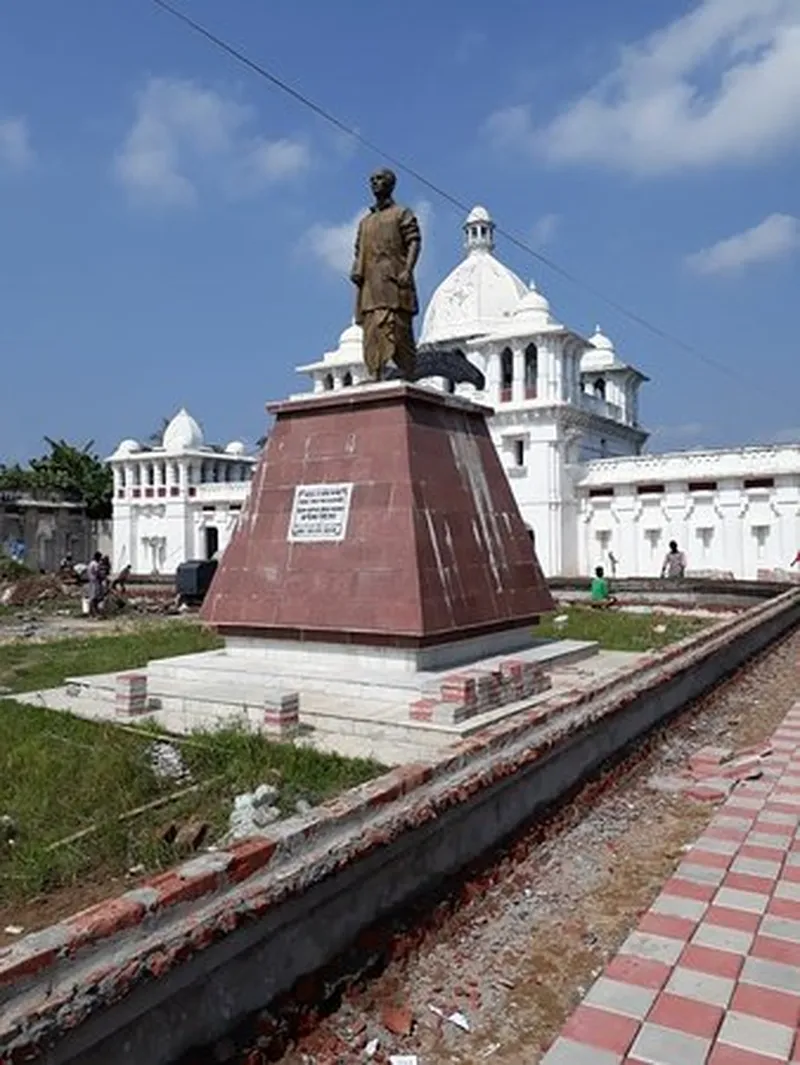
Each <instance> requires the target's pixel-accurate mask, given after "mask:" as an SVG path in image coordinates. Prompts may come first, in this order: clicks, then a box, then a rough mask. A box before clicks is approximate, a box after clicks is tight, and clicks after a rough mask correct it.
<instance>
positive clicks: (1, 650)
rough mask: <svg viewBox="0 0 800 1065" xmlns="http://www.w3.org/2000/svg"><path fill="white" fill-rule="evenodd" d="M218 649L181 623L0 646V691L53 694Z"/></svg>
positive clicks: (211, 637) (209, 636)
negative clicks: (153, 662)
mask: <svg viewBox="0 0 800 1065" xmlns="http://www.w3.org/2000/svg"><path fill="white" fill-rule="evenodd" d="M102 624H103V622H98V625H102ZM219 646H221V641H220V639H219V637H218V636H217V635H216V634H215V633H213V632H211V631H210V630H209V629H206V628H203V627H202V626H200V625H194V624H192V623H190V622H182V621H169V622H159V623H151V624H147V623H143V624H142V625H141V626H139V627H137V628H136V629H135V630H134V631H132V632H126V633H119V634H109V635H102V636H85V637H70V638H68V639H64V640H51V641H49V642H47V643H13V644H5V645H3V646H0V688H9V689H10V690H11V691H13V692H24V691H34V690H36V689H41V688H56V687H58V686H59V685H60V684H63V683H64V680H65V679H66V678H67V677H69V676H81V675H82V674H85V673H111V672H113V671H114V670H123V669H139V668H140V667H141V666H144V665H146V664H147V662H149V660H150V659H151V658H166V657H167V656H169V655H182V654H190V653H191V652H193V651H208V650H211V649H212V648H214V647H219ZM1 750H2V748H1V747H0V751H1Z"/></svg>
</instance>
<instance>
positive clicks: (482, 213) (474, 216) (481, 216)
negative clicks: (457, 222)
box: [464, 204, 492, 225]
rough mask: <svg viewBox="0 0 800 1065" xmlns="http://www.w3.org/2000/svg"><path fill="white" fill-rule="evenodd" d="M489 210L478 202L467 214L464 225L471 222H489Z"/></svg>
mask: <svg viewBox="0 0 800 1065" xmlns="http://www.w3.org/2000/svg"><path fill="white" fill-rule="evenodd" d="M491 220H492V219H491V217H490V215H489V212H488V211H487V210H486V208H485V207H481V205H480V204H476V205H475V207H473V208H472V210H471V211H470V212H469V214H468V215H467V221H466V222H465V223H464V224H465V225H470V224H471V223H472V222H491Z"/></svg>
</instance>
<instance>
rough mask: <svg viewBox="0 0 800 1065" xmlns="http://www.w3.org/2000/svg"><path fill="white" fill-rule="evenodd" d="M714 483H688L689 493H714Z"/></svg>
mask: <svg viewBox="0 0 800 1065" xmlns="http://www.w3.org/2000/svg"><path fill="white" fill-rule="evenodd" d="M716 490H717V482H716V481H689V491H690V492H716Z"/></svg>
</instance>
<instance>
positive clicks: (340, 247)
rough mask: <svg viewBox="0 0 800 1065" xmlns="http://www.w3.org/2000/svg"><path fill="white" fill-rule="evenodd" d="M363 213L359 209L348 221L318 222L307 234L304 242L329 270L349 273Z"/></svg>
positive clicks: (337, 272)
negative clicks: (327, 223) (326, 223)
mask: <svg viewBox="0 0 800 1065" xmlns="http://www.w3.org/2000/svg"><path fill="white" fill-rule="evenodd" d="M363 215H364V212H363V211H359V212H358V214H357V215H355V216H354V217H353V218H351V219H350V220H349V221H348V222H340V223H338V224H333V225H323V224H322V223H317V224H316V225H313V226H311V228H310V229H309V230H308V232H307V233H306V234H305V237H304V238H303V244H304V245H305V246H306V248H307V249H308V251H310V252H311V254H312V255H313V256H314V258H315V259H317V260H318V261H319V262H320V263H322V265H323V266H327V267H328V269H329V270H333V272H334V273H336V274H349V273H350V267H351V266H352V265H353V245H354V243H355V239H356V229H357V228H358V223H359V221H360V220H361V218H362V217H363Z"/></svg>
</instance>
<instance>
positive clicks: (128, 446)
mask: <svg viewBox="0 0 800 1065" xmlns="http://www.w3.org/2000/svg"><path fill="white" fill-rule="evenodd" d="M141 450H142V445H141V444H140V443H139V441H138V440H133V439H131V438H128V439H127V440H122V441H121V442H120V443H119V444H118V445H117V450H116V451H115V452H114V454H115V455H133V454H135V452H137V451H141Z"/></svg>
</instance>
